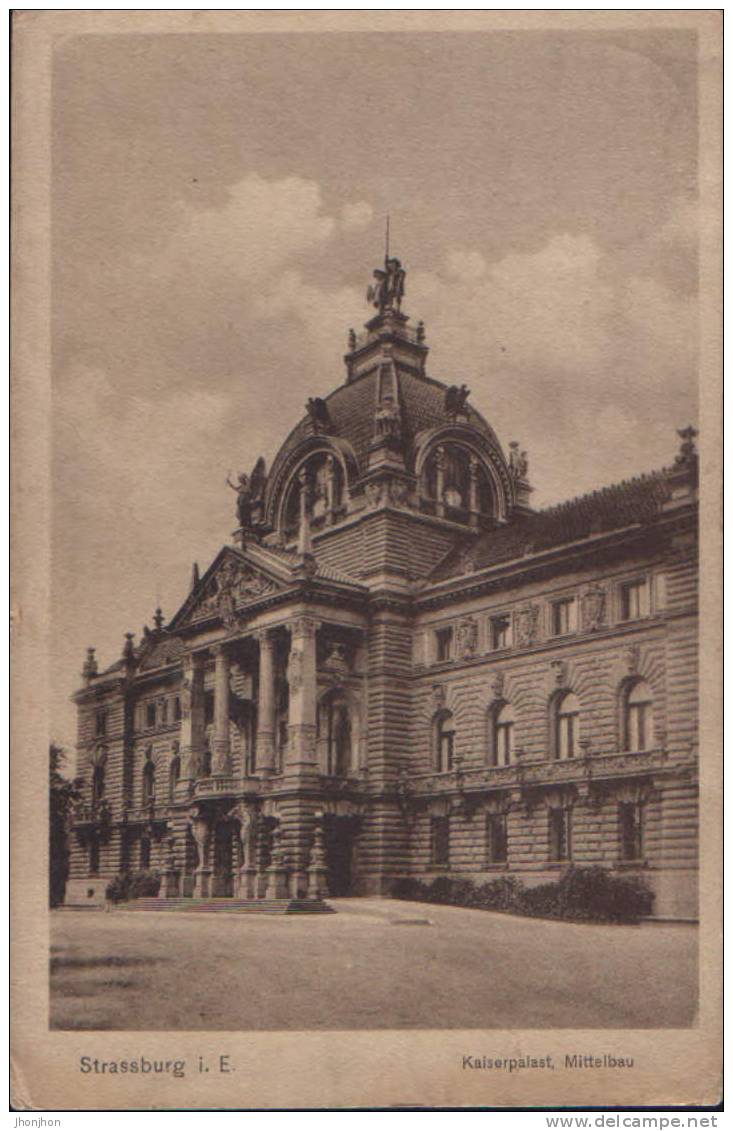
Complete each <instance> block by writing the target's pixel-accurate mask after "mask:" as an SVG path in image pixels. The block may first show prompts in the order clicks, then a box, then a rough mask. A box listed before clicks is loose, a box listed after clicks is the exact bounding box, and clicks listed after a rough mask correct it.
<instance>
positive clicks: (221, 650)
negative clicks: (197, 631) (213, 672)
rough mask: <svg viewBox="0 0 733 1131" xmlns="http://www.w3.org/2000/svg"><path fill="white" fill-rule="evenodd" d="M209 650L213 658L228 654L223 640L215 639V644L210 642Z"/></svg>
mask: <svg viewBox="0 0 733 1131" xmlns="http://www.w3.org/2000/svg"><path fill="white" fill-rule="evenodd" d="M209 651H210V652H211V655H212V656H213V657H214V659H217V658H218V657H219V656H228V655H229V648H228V645H227V643H226V641H224V640H217V641H216V643H215V644H210V645H209Z"/></svg>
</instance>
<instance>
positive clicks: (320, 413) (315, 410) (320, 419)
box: [305, 397, 331, 432]
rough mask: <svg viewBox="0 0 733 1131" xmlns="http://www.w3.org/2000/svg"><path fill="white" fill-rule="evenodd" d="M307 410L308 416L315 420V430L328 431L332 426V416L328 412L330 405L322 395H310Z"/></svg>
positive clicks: (306, 405)
mask: <svg viewBox="0 0 733 1131" xmlns="http://www.w3.org/2000/svg"><path fill="white" fill-rule="evenodd" d="M305 407H306V411H307V413H308V416H309V417H310V418H311V421H312V422H313V429H314V431H315V432H328V431H329V429H330V428H331V417H330V415H329V412H328V405H327V404H326V402H325V401H324V400H323V398H322V397H309V398H308V400H307V401H306V402H305Z"/></svg>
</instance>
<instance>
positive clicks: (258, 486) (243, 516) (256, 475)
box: [226, 456, 266, 530]
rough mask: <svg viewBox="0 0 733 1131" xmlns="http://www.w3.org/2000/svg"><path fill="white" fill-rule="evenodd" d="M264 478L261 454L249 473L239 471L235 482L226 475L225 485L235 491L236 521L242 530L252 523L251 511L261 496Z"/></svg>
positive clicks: (263, 463)
mask: <svg viewBox="0 0 733 1131" xmlns="http://www.w3.org/2000/svg"><path fill="white" fill-rule="evenodd" d="M230 474H231V473H230ZM265 479H266V476H265V461H264V459H263V458H262V456H260V458H259V459H258V460H257V462H256V464H255V465H254V467H253V468H252V473H251V475H245V473H244V472H243V471H242V472H240V474H239V475H238V477H237V482H236V483H232V481H231V478H230V475H227V477H226V483H227V486H228V487H231V489H232V490H233V491H236V493H237V521H238V523H239V525H240V527H242V529H244V530H246V529H248V528H249V527H250V526H251V525H252V520H253V512H254V509H255V505H256V504H258V503H259V502H260V500H261V498H262V492H263V490H264V486H265Z"/></svg>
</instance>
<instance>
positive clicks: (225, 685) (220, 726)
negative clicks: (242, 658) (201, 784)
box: [211, 644, 232, 775]
mask: <svg viewBox="0 0 733 1131" xmlns="http://www.w3.org/2000/svg"><path fill="white" fill-rule="evenodd" d="M211 650H212V652H213V654H214V661H215V675H214V740H213V743H212V754H213V757H212V765H211V772H212V774H219V775H223V774H230V773H231V771H232V759H231V750H230V742H229V655H228V653H227V650H226V648H225V646H224V645H223V644H216V645H214V647H213V648H212V649H211Z"/></svg>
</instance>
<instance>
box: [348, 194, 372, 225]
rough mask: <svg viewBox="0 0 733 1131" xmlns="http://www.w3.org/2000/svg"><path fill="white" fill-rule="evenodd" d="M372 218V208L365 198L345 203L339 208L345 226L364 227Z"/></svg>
mask: <svg viewBox="0 0 733 1131" xmlns="http://www.w3.org/2000/svg"><path fill="white" fill-rule="evenodd" d="M373 218H374V209H373V208H372V206H371V204H369V203H368V202H367V201H365V200H359V201H357V202H356V203H355V204H345V205H344V206H343V208H342V209H341V222H342V224H343V226H344V227H345V228H347V229H348V228H366V227H367V226H368V225H369V224H371V222H372V220H373Z"/></svg>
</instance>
